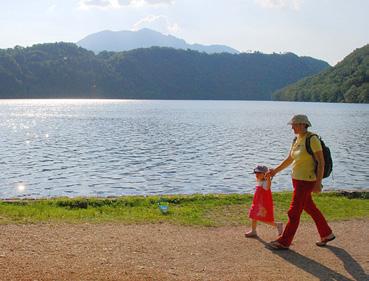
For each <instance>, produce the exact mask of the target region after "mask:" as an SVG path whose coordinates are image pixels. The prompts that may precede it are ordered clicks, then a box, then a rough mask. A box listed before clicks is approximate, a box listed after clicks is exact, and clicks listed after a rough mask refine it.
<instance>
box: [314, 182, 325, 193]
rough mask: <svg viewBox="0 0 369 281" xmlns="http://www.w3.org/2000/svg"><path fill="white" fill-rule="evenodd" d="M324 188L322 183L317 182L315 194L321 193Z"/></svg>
mask: <svg viewBox="0 0 369 281" xmlns="http://www.w3.org/2000/svg"><path fill="white" fill-rule="evenodd" d="M322 188H323V185H322V181H319V180H317V181H316V182H315V184H314V187H313V192H314V193H320V192H321V191H322Z"/></svg>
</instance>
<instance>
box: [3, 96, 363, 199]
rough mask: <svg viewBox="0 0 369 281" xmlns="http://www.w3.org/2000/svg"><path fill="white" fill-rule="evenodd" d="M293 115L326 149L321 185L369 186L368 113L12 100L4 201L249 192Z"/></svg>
mask: <svg viewBox="0 0 369 281" xmlns="http://www.w3.org/2000/svg"><path fill="white" fill-rule="evenodd" d="M299 112H304V113H306V114H307V115H309V116H310V118H311V121H312V123H313V125H314V127H313V128H314V130H316V131H317V132H319V134H321V135H322V137H323V139H324V140H325V142H326V143H327V144H328V145H329V146H330V148H331V150H332V156H333V159H334V172H333V177H331V178H329V179H327V180H325V181H324V185H325V186H326V187H328V188H334V189H344V188H350V189H353V188H357V189H361V188H368V181H369V173H368V170H369V160H368V159H369V157H368V156H369V147H368V143H369V122H368V121H369V119H368V118H369V106H368V105H350V104H346V105H345V104H322V103H282V102H240V101H218V102H215V101H117V100H116V101H113V100H112V101H103V100H101V101H98V100H95V101H73V100H70V101H43V100H39V101H26V100H17V101H15V100H14V101H0V147H1V148H2V149H1V161H0V169H1V171H2V173H1V175H0V184H1V186H2V189H1V191H0V197H1V198H8V197H43V196H45V197H50V196H116V195H124V194H127V195H133V194H163V193H166V194H168V193H184V194H188V193H210V192H216V193H219V192H221V193H232V192H238V193H242V192H252V191H253V189H254V179H253V175H251V174H250V172H251V171H252V168H253V167H254V166H255V165H256V164H259V163H260V164H265V165H267V166H274V165H277V164H278V163H279V162H280V161H281V160H282V159H284V157H285V156H286V154H287V152H288V149H289V147H290V145H291V143H292V139H293V135H292V132H291V129H290V128H289V126H287V125H286V123H287V120H288V119H289V118H290V116H291V115H293V114H296V113H299ZM290 181H291V180H290V175H289V171H288V170H286V171H283V172H282V173H281V174H280V175H278V176H277V177H275V178H274V180H273V189H274V190H288V189H291V183H290ZM18 183H22V184H24V185H25V186H26V190H25V191H24V192H20V191H19V190H17V189H16V186H17V184H18Z"/></svg>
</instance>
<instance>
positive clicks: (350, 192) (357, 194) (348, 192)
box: [0, 189, 369, 202]
mask: <svg viewBox="0 0 369 281" xmlns="http://www.w3.org/2000/svg"><path fill="white" fill-rule="evenodd" d="M272 193H273V194H288V193H292V190H290V191H275V192H272ZM313 194H317V193H313ZM320 194H334V195H342V196H345V197H348V198H361V199H369V189H364V190H362V189H344V190H343V189H342V190H341V189H329V190H323V191H322V192H320ZM196 195H199V196H213V195H214V196H217V195H224V196H227V195H230V196H231V195H251V196H253V193H248V192H245V193H191V194H160V195H119V196H118V195H117V196H115V195H114V196H111V195H109V196H55V197H9V198H0V202H13V201H14V202H17V201H47V200H55V199H66V198H67V199H72V200H73V199H81V198H83V199H87V200H88V199H98V200H104V199H120V198H151V197H152V198H155V197H158V198H166V197H190V196H196Z"/></svg>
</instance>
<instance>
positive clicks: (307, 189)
mask: <svg viewBox="0 0 369 281" xmlns="http://www.w3.org/2000/svg"><path fill="white" fill-rule="evenodd" d="M292 183H293V189H294V190H293V196H292V202H291V205H290V209H289V210H288V213H287V214H288V223H287V225H286V227H285V229H284V231H283V234H282V235H281V236H280V237H279V238H278V240H277V241H278V242H279V243H281V244H282V245H284V246H286V247H288V246H290V245H291V243H292V240H293V237H294V236H295V233H296V231H297V228H298V226H299V223H300V217H301V213H302V211H303V210H305V212H306V213H308V214H309V215H310V216H311V217H312V218H313V220H314V222H315V225H316V227H317V228H318V232H319V235H320V237H321V238H324V237H326V236H328V235H330V234H331V233H332V230H331V228H330V227H329V226H328V223H327V221H326V219H325V218H324V216H323V214H322V213H321V212H320V211H319V209H318V208H317V207H316V206H315V203H314V202H313V199H312V197H311V192H312V191H313V188H314V184H315V181H301V180H294V179H292Z"/></svg>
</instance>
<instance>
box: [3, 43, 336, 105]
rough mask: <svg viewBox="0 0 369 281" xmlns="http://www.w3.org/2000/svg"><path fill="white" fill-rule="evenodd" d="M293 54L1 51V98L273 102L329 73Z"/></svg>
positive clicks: (66, 47)
mask: <svg viewBox="0 0 369 281" xmlns="http://www.w3.org/2000/svg"><path fill="white" fill-rule="evenodd" d="M328 67H329V65H328V64H327V63H326V62H323V61H320V60H316V59H312V58H308V57H298V56H296V55H294V54H292V53H288V54H271V55H266V54H262V53H251V54H249V53H242V54H226V53H221V54H212V55H209V54H206V53H200V52H196V51H190V50H187V51H185V50H176V49H172V48H159V47H153V48H148V49H136V50H132V51H127V52H102V53H100V54H98V55H95V54H94V53H93V52H92V51H87V50H85V49H83V48H81V47H78V46H76V45H75V44H72V43H54V44H39V45H34V46H32V47H28V48H23V47H15V48H13V49H3V50H0V98H137V99H241V100H249V99H256V100H270V99H271V94H272V92H274V91H275V90H277V89H280V88H282V87H284V86H286V85H287V84H290V83H293V82H295V81H297V80H299V79H301V78H303V77H306V76H309V75H313V74H315V73H318V72H320V71H321V70H323V69H326V68H328Z"/></svg>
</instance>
